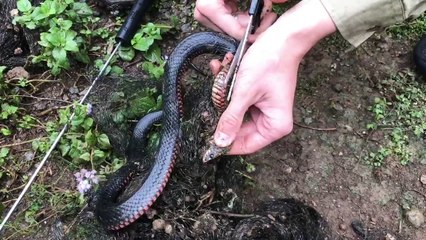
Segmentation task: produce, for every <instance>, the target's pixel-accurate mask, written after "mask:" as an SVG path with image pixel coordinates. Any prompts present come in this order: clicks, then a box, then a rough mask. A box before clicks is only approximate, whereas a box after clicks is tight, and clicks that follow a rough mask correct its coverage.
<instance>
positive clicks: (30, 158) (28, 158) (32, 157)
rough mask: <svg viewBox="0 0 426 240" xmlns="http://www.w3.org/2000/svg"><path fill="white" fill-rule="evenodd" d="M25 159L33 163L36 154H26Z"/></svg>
mask: <svg viewBox="0 0 426 240" xmlns="http://www.w3.org/2000/svg"><path fill="white" fill-rule="evenodd" d="M24 158H25V161H31V160H33V159H34V153H33V152H26V153H25V154H24Z"/></svg>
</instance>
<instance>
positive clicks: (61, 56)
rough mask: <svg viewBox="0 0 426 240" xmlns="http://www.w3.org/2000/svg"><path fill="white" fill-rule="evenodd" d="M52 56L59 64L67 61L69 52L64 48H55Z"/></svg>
mask: <svg viewBox="0 0 426 240" xmlns="http://www.w3.org/2000/svg"><path fill="white" fill-rule="evenodd" d="M52 56H53V58H54V59H55V60H56V61H58V62H59V63H61V62H65V61H67V52H66V51H65V49H63V48H54V49H53V50H52Z"/></svg>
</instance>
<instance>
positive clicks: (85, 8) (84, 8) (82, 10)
mask: <svg viewBox="0 0 426 240" xmlns="http://www.w3.org/2000/svg"><path fill="white" fill-rule="evenodd" d="M73 10H74V11H76V12H77V13H78V14H79V15H86V16H89V15H92V14H93V11H92V9H90V7H89V5H87V3H80V2H75V3H73Z"/></svg>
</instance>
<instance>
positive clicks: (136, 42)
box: [131, 33, 154, 52]
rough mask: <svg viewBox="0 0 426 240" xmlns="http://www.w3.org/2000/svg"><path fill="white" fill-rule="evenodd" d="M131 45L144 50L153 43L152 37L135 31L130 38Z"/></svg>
mask: <svg viewBox="0 0 426 240" xmlns="http://www.w3.org/2000/svg"><path fill="white" fill-rule="evenodd" d="M131 42H132V46H133V47H134V48H135V49H136V50H139V51H142V52H145V51H147V50H148V49H149V47H150V46H151V45H152V44H153V43H154V39H153V38H148V37H145V36H143V35H142V34H141V33H137V34H136V35H135V37H134V38H133V39H132V41H131Z"/></svg>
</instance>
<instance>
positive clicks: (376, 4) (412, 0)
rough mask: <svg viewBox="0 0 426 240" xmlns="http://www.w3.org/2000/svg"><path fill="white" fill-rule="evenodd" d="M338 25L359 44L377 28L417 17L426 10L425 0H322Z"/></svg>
mask: <svg viewBox="0 0 426 240" xmlns="http://www.w3.org/2000/svg"><path fill="white" fill-rule="evenodd" d="M321 2H322V4H323V5H324V7H325V9H326V10H327V11H328V13H329V14H330V16H331V18H332V19H333V21H334V23H335V24H336V27H337V29H338V30H339V32H340V33H341V34H342V36H343V37H344V38H345V39H346V40H347V41H349V42H350V43H351V44H352V45H354V46H355V47H357V46H358V45H360V44H361V43H362V42H364V41H365V40H367V38H369V37H370V36H371V35H372V34H373V33H374V32H376V31H379V30H382V29H384V28H385V27H388V26H390V25H393V24H396V23H400V22H403V21H404V20H406V19H414V18H416V17H418V16H419V15H420V14H422V13H423V12H424V11H425V10H426V0H423V1H421V0H321Z"/></svg>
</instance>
